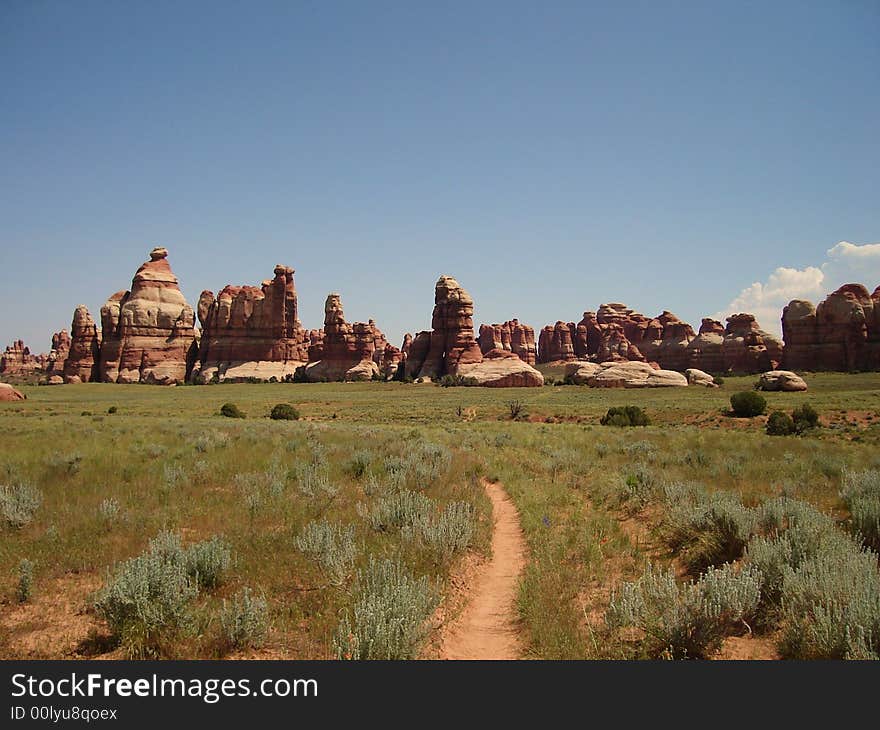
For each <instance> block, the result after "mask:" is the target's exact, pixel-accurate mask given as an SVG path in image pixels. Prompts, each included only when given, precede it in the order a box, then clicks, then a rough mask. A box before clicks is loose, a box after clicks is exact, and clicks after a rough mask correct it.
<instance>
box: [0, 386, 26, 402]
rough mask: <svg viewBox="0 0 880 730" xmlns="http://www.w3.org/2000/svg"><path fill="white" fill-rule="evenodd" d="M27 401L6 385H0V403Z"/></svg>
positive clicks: (23, 396)
mask: <svg viewBox="0 0 880 730" xmlns="http://www.w3.org/2000/svg"><path fill="white" fill-rule="evenodd" d="M17 400H27V396H25V395H23V394H22V393H20V392H19V391H17V390H16V389H15V388H13V387H12V386H11V385H9V384H8V383H0V402H2V401H17Z"/></svg>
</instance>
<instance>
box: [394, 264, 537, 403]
mask: <svg viewBox="0 0 880 730" xmlns="http://www.w3.org/2000/svg"><path fill="white" fill-rule="evenodd" d="M473 315H474V300H473V299H472V298H471V295H470V294H468V293H467V291H465V289H464V287H462V286H461V285H460V284H459V283H458V282H457V281H456V280H455V279H453V278H452V277H451V276H441V277H440V278H439V279H438V280H437V284H436V286H435V287H434V312H433V315H432V318H431V325H432V330H431V331H430V332H419V333H418V334H417V335H416V337H415V339H413V341H412V343H411V344H410V346H409V353H408V355H407V359H406V373H407V375H408V376H409V377H413V378H422V379H429V380H438V379H439V378H442V377H443V376H444V375H460V376H462V377H467V378H473V379H474V380H475V381H477V383H478V384H479V385H484V386H489V387H510V386H519V387H532V386H539V385H543V384H544V376H543V375H541V373H540V372H538V371H537V370H535V369H534V368H533V367H532V366H531V365H529V364H528V363H526V362H524V361H523V360H522V359H521V358H520V357H519V356H518V355H517V354H516V353H514V352H507V351H505V350H503V349H491V350H489V351H488V352H486V353H485V355H484V353H483V352H482V350H481V349H480V345H479V344H478V343H477V341H476V339H475V338H474V320H473Z"/></svg>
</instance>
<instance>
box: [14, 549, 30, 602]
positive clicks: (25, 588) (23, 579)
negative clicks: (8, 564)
mask: <svg viewBox="0 0 880 730" xmlns="http://www.w3.org/2000/svg"><path fill="white" fill-rule="evenodd" d="M33 586H34V564H33V563H32V562H31V561H30V560H28V559H27V558H23V559H22V560H21V562H20V563H19V564H18V589H17V590H16V597H17V598H18V602H19V603H27V602H28V601H29V600H31V593H32V591H33Z"/></svg>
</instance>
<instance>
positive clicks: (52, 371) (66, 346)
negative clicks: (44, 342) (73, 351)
mask: <svg viewBox="0 0 880 730" xmlns="http://www.w3.org/2000/svg"><path fill="white" fill-rule="evenodd" d="M69 354H70V335H69V334H68V333H67V330H61V332H56V333H55V334H54V335H52V349H51V350H50V351H49V356H48V358H47V360H46V377H47V378H54V377H59V378H60V377H63V376H64V363H65V362H66V361H67V356H68V355H69Z"/></svg>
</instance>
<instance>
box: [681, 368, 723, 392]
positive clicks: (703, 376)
mask: <svg viewBox="0 0 880 730" xmlns="http://www.w3.org/2000/svg"><path fill="white" fill-rule="evenodd" d="M684 377H685V378H687V381H688V385H702V386H703V387H704V388H717V387H718V384H717V383H716V382H715V378H713V377H712V376H711V375H709V373H706V372H703V371H702V370H697V368H688V369H687V370H685V371H684Z"/></svg>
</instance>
